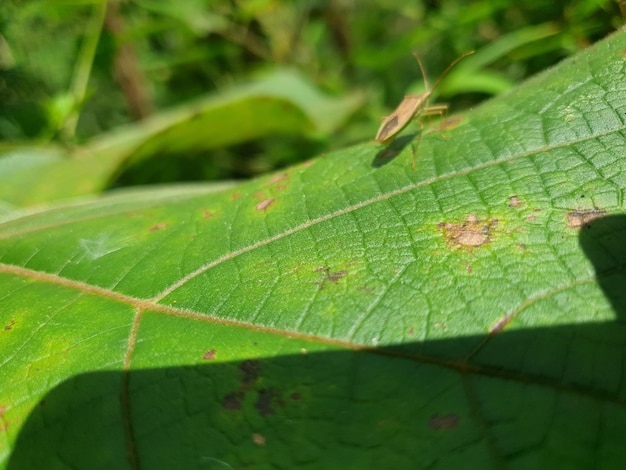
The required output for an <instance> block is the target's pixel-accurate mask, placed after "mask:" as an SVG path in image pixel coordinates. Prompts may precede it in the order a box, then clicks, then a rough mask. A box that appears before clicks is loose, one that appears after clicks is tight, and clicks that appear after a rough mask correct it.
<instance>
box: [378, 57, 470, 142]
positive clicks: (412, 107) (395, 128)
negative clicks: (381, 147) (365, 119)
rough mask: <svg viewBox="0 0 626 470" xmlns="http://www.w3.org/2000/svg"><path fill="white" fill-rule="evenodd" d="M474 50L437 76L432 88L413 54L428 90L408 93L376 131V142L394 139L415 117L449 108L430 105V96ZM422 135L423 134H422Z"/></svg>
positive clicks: (437, 112) (418, 60)
mask: <svg viewBox="0 0 626 470" xmlns="http://www.w3.org/2000/svg"><path fill="white" fill-rule="evenodd" d="M473 53H474V51H469V52H466V53H465V54H463V55H462V56H460V57H458V58H456V59H455V60H454V61H453V62H452V63H451V64H450V65H448V68H446V70H444V72H443V73H442V74H441V75H440V76H439V78H437V81H435V83H434V84H433V86H432V88H428V79H427V78H426V73H425V72H424V67H423V66H422V62H421V61H420V59H419V57H418V56H417V55H416V54H413V55H414V56H415V58H416V59H417V63H418V64H419V66H420V70H421V71H422V76H423V77H424V84H425V85H426V91H425V92H424V93H420V94H412V95H406V96H405V97H404V99H403V100H402V102H401V103H400V104H399V105H398V107H397V108H396V109H395V110H394V112H393V113H391V115H389V116H387V117H386V118H385V120H384V121H383V123H382V124H381V126H380V129H378V132H377V133H376V138H375V140H376V142H380V143H382V144H387V143H389V142H391V141H392V140H393V138H394V137H395V136H396V134H398V132H400V131H401V130H402V129H404V128H405V127H406V125H407V124H408V123H409V122H410V121H411V119H413V118H417V117H419V116H420V115H432V114H442V113H444V112H445V111H446V110H447V109H448V106H446V105H435V106H430V107H428V106H427V104H428V98H430V95H432V93H433V91H434V90H435V88H437V86H438V85H439V83H440V82H441V80H442V79H443V77H445V76H446V75H447V73H448V72H449V71H450V70H451V69H452V67H454V66H455V65H456V64H457V63H458V62H459V61H461V60H462V59H464V58H465V57H467V56H468V55H471V54H473ZM420 136H421V134H420Z"/></svg>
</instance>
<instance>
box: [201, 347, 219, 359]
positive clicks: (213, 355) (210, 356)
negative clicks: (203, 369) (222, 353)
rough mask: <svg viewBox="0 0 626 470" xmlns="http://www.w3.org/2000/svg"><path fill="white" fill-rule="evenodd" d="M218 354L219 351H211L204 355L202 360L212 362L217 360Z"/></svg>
mask: <svg viewBox="0 0 626 470" xmlns="http://www.w3.org/2000/svg"><path fill="white" fill-rule="evenodd" d="M216 354H217V351H216V350H215V349H210V350H209V351H207V352H205V353H204V355H203V356H202V359H204V360H205V361H212V360H213V359H215V355H216Z"/></svg>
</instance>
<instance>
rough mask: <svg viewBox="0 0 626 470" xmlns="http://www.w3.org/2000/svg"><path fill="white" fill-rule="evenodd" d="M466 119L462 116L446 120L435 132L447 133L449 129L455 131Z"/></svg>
mask: <svg viewBox="0 0 626 470" xmlns="http://www.w3.org/2000/svg"><path fill="white" fill-rule="evenodd" d="M464 119H465V117H463V116H461V115H456V116H453V117H451V118H449V119H444V120H443V121H441V124H440V125H439V126H438V127H436V128H435V129H434V130H435V131H437V132H438V131H447V130H448V129H454V128H455V127H456V126H458V125H459V124H460V123H462V122H463V120H464Z"/></svg>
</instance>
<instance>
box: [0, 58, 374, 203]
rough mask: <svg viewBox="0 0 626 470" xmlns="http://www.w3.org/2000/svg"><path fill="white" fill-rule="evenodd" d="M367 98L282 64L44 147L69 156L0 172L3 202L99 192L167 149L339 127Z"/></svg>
mask: <svg viewBox="0 0 626 470" xmlns="http://www.w3.org/2000/svg"><path fill="white" fill-rule="evenodd" d="M362 101H363V96H362V94H361V93H358V92H356V93H354V94H351V95H349V96H345V97H342V98H334V99H333V98H330V97H328V96H325V95H323V94H322V93H320V92H319V91H318V90H317V89H315V88H313V87H312V86H311V85H310V84H309V83H307V82H305V81H304V80H303V79H302V78H301V77H300V76H299V75H297V74H296V73H294V72H290V71H285V70H282V71H280V70H279V71H276V72H274V73H273V74H269V75H266V76H263V77H261V78H259V79H258V80H257V81H255V82H253V83H250V84H246V85H240V86H239V87H235V88H233V89H231V90H227V91H225V92H223V93H221V94H219V95H216V96H207V97H203V98H200V99H198V100H196V101H195V102H192V103H188V104H186V105H184V106H181V107H178V108H176V109H171V110H170V111H168V112H164V113H160V114H158V115H156V116H155V117H154V118H152V119H148V120H146V121H144V122H142V123H140V124H136V125H132V126H128V127H125V128H121V129H118V130H116V131H113V132H111V133H109V134H106V135H104V136H101V137H99V138H96V139H94V140H93V141H91V142H90V143H89V144H88V145H86V146H85V147H81V148H78V149H76V150H75V151H74V152H70V151H69V150H66V151H62V150H57V149H44V150H42V151H41V152H44V153H45V154H48V153H51V152H58V153H60V154H61V155H63V154H64V155H65V156H66V157H67V158H63V159H61V160H60V161H52V160H50V162H49V163H50V164H48V165H45V166H42V167H41V168H39V170H38V171H37V172H36V173H33V171H30V170H29V169H28V168H25V169H24V171H21V172H19V173H18V172H11V174H8V173H6V174H5V173H0V201H4V202H5V204H12V205H15V206H30V205H36V204H41V203H45V202H49V201H53V200H58V199H62V198H68V197H74V196H81V195H85V194H90V193H94V192H99V191H102V190H103V189H104V188H105V187H106V185H107V183H108V182H109V180H110V179H111V177H112V175H114V174H115V173H116V172H118V171H119V169H120V167H121V166H122V165H123V164H125V163H128V162H129V161H136V160H139V159H146V158H150V157H155V158H156V157H158V156H159V155H160V154H162V153H164V152H169V153H178V154H184V153H185V152H189V151H195V152H198V151H203V150H210V149H215V148H219V147H223V146H227V145H233V144H235V143H240V142H245V141H248V140H251V139H256V138H260V137H264V136H268V135H275V134H298V135H309V136H311V137H315V136H320V135H326V134H329V133H331V132H333V131H336V130H337V129H338V128H339V127H340V126H341V125H342V124H343V123H344V122H345V121H346V119H347V118H348V117H349V116H350V114H352V113H353V112H354V111H355V110H356V109H357V108H358V107H359V106H360V105H361V103H362ZM0 150H2V149H0ZM10 150H11V153H9V154H5V155H3V154H2V153H0V169H1V166H2V165H3V161H4V160H5V159H6V158H13V157H14V155H15V154H16V153H17V152H19V150H17V149H15V148H11V149H10ZM32 152H33V149H31V148H26V149H24V150H23V153H32ZM41 158H43V156H42V157H41ZM60 181H62V182H63V184H59V182H60ZM25 187H28V188H29V190H28V191H24V188H25Z"/></svg>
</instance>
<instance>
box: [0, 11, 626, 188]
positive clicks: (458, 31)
mask: <svg viewBox="0 0 626 470" xmlns="http://www.w3.org/2000/svg"><path fill="white" fill-rule="evenodd" d="M622 24H623V19H622V16H621V15H620V8H619V6H618V2H615V1H612V0H604V1H600V0H576V1H556V2H555V1H554V0H549V1H547V0H546V1H535V2H519V1H511V0H479V1H473V2H461V1H459V0H442V1H425V0H423V1H407V0H382V1H355V0H335V1H331V0H328V1H321V0H308V1H298V2H291V1H282V0H249V1H237V0H232V1H211V0H185V1H182V2H180V1H173V0H136V1H122V2H108V3H107V2H97V1H88V0H83V1H78V0H77V1H60V0H41V1H22V0H3V1H2V4H1V6H0V140H1V141H2V147H1V148H0V151H2V152H6V151H7V149H11V150H12V151H14V150H15V149H16V148H20V146H22V147H29V148H30V147H33V146H36V147H37V148H40V149H41V148H47V147H49V146H53V147H54V148H56V149H59V148H60V149H63V152H62V155H63V158H72V156H75V155H76V154H77V153H80V151H81V149H83V148H88V147H89V146H94V142H97V145H100V146H102V145H104V146H106V145H107V143H108V142H110V141H113V140H114V139H115V138H119V132H118V131H117V130H119V129H132V130H133V131H134V132H146V133H149V132H153V133H154V132H162V129H160V130H158V131H154V129H153V130H150V129H149V127H150V126H143V127H142V125H141V124H140V123H142V122H144V123H146V122H148V123H149V122H157V121H158V120H159V119H160V118H161V116H162V115H163V113H165V112H167V111H171V110H172V109H177V110H179V111H181V110H182V111H183V114H184V117H182V118H181V120H182V122H186V123H192V122H193V121H194V116H196V114H197V113H202V111H201V109H202V108H198V102H197V100H198V99H199V98H201V97H207V96H208V97H212V99H215V98H216V97H217V98H219V97H221V96H223V95H225V94H227V93H229V92H230V91H232V90H237V87H241V86H242V84H245V83H249V82H254V81H255V80H258V79H259V78H258V77H261V76H265V77H270V78H268V80H270V81H272V80H275V81H276V83H275V85H274V86H275V88H277V89H281V87H291V86H292V85H290V83H291V82H290V81H289V80H286V79H285V80H284V81H280V80H281V79H280V77H279V78H276V76H275V75H274V76H273V75H271V72H276V71H281V73H282V72H284V73H292V74H295V76H297V77H298V80H300V79H301V80H303V81H304V83H305V84H307V86H308V87H310V89H308V88H307V90H308V91H307V92H306V93H308V92H311V94H310V96H309V97H308V98H307V99H308V104H307V105H306V106H304V107H303V109H304V108H306V107H307V106H308V107H309V108H308V111H307V112H309V113H314V114H315V113H317V114H316V116H317V117H316V119H317V121H318V125H315V126H309V127H308V128H307V127H306V126H296V125H295V124H294V125H293V126H291V127H292V128H290V126H288V125H286V124H285V123H283V124H281V125H276V126H272V125H271V122H272V120H273V119H279V117H277V116H276V110H274V111H273V114H272V113H271V112H269V111H267V110H265V108H262V107H259V106H258V102H256V103H257V104H255V105H254V106H255V108H253V110H252V111H250V110H248V111H247V112H248V113H252V114H255V113H256V112H257V111H255V110H256V109H258V113H259V114H257V115H256V118H257V119H260V120H261V121H262V122H264V123H267V124H268V129H269V130H266V131H263V132H259V135H253V134H254V133H250V132H244V131H243V130H242V131H241V133H240V135H239V134H237V132H238V123H242V120H243V119H244V118H243V117H241V116H245V114H243V115H233V116H234V117H231V116H229V115H226V114H225V113H226V112H225V111H220V112H219V113H217V115H216V116H215V117H213V118H211V119H214V120H215V124H211V121H210V119H209V121H202V125H201V126H196V127H189V129H190V130H189V131H188V133H187V134H185V133H184V132H183V133H182V134H181V133H177V132H174V133H171V134H169V135H167V136H165V137H163V138H162V140H161V141H160V143H159V145H156V146H154V148H152V147H150V146H149V145H148V147H150V149H149V150H146V151H142V152H139V153H141V158H135V157H136V155H135V157H133V158H130V157H129V158H121V159H120V162H121V163H120V164H119V167H118V168H117V169H116V171H115V172H114V173H113V174H112V175H111V176H109V177H108V178H109V180H108V181H107V183H106V186H107V187H119V186H127V185H136V184H148V183H163V182H174V181H197V180H223V179H226V180H231V179H239V178H248V177H251V176H255V175H258V174H261V173H264V172H267V171H270V170H273V169H277V168H280V167H284V166H286V165H290V164H294V163H297V162H300V161H303V160H306V159H309V158H311V157H313V156H315V155H318V154H320V153H323V152H326V151H329V150H332V149H336V148H340V147H345V146H348V145H350V144H352V143H356V142H362V141H367V140H372V139H373V137H374V134H375V133H376V129H377V128H378V126H379V124H380V120H381V117H382V116H384V115H385V114H388V113H389V112H390V110H392V109H393V108H395V106H396V105H397V104H398V103H399V102H400V101H401V100H402V97H403V95H404V94H406V93H407V92H419V91H420V90H423V81H422V77H421V73H420V70H419V67H418V66H417V64H416V62H415V59H414V57H413V56H412V54H411V53H412V52H413V51H414V52H416V53H417V54H418V55H419V56H420V57H421V58H422V61H423V63H424V66H425V68H426V71H427V73H428V75H429V78H430V83H432V82H434V80H435V79H436V77H437V76H438V74H439V73H440V72H441V71H443V70H444V69H445V68H446V66H447V65H448V64H449V63H450V62H451V61H452V60H454V58H456V57H457V56H459V55H461V54H462V53H464V52H466V51H468V50H476V54H474V55H473V56H471V57H469V58H467V59H465V60H464V61H463V62H461V63H460V64H459V65H458V67H457V68H455V70H454V71H453V72H452V73H450V75H449V76H448V77H446V80H445V81H444V82H443V83H442V86H441V87H440V88H439V89H438V93H437V94H438V100H439V101H442V102H446V103H448V104H450V105H451V112H452V113H453V112H458V111H460V110H462V109H464V108H467V107H471V106H474V105H476V104H477V103H479V102H480V101H482V100H485V99H487V98H489V97H491V96H494V95H497V94H500V93H504V92H506V91H507V90H508V89H509V88H511V87H513V86H514V85H515V84H516V83H519V82H521V81H523V80H524V79H525V78H526V77H528V76H531V75H533V74H535V73H537V72H539V71H541V70H543V69H545V68H547V67H549V66H551V65H553V64H555V63H556V62H558V61H559V60H560V59H562V58H564V57H566V56H569V55H571V54H573V53H575V52H577V51H578V50H580V49H583V48H585V47H587V46H588V45H589V44H590V43H593V42H595V41H596V40H598V39H600V38H602V37H604V36H605V35H607V34H608V33H610V32H611V31H613V30H615V29H616V28H618V27H620V26H621V25H622ZM272 77H274V78H272ZM284 91H289V90H284ZM292 91H293V93H294V94H295V95H296V96H301V95H303V94H304V92H300V91H297V90H292ZM315 93H319V97H318V95H316V94H315ZM236 96H239V95H236ZM307 96H308V95H307ZM237 99H239V98H237ZM303 100H304V98H303ZM295 101H297V100H295ZM322 101H324V106H322V104H321V103H322ZM318 102H319V103H320V107H319V108H315V106H316V103H318ZM332 103H336V105H333V106H334V107H333V106H331V104H332ZM299 106H300V105H299V104H296V105H295V108H298V107H299ZM199 109H200V110H199ZM298 109H299V108H298ZM185 112H186V113H185ZM263 113H267V115H264V114H263ZM248 115H249V114H248ZM286 115H287V114H285V116H286ZM290 116H291V115H290ZM327 116H328V118H329V122H328V123H326V124H328V125H324V122H325V120H326V117H327ZM283 117H284V116H283ZM331 118H333V119H331ZM289 119H292V117H289ZM218 120H219V121H218ZM331 121H332V122H331ZM220 123H222V124H224V126H226V127H228V128H233V127H234V128H235V129H234V134H235V137H234V138H227V139H225V141H224V142H223V143H220V144H217V143H216V144H215V145H208V146H205V145H199V144H198V142H200V143H201V142H202V139H204V138H205V137H206V139H211V135H212V132H213V133H220V132H222V133H223V132H224V130H223V129H222V130H220V127H219V124H220ZM255 125H256V124H255ZM243 127H245V126H243ZM116 132H117V133H116ZM190 132H193V135H194V136H195V138H194V139H189V138H188V137H186V135H187V136H189V135H190ZM116 136H117V137H116ZM185 139H187V140H188V141H189V142H188V143H185V142H181V140H185ZM218 140H219V139H218ZM144 144H145V142H144ZM144 147H145V145H144ZM135 153H136V152H135ZM1 171H2V166H1V165H0V172H1Z"/></svg>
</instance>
